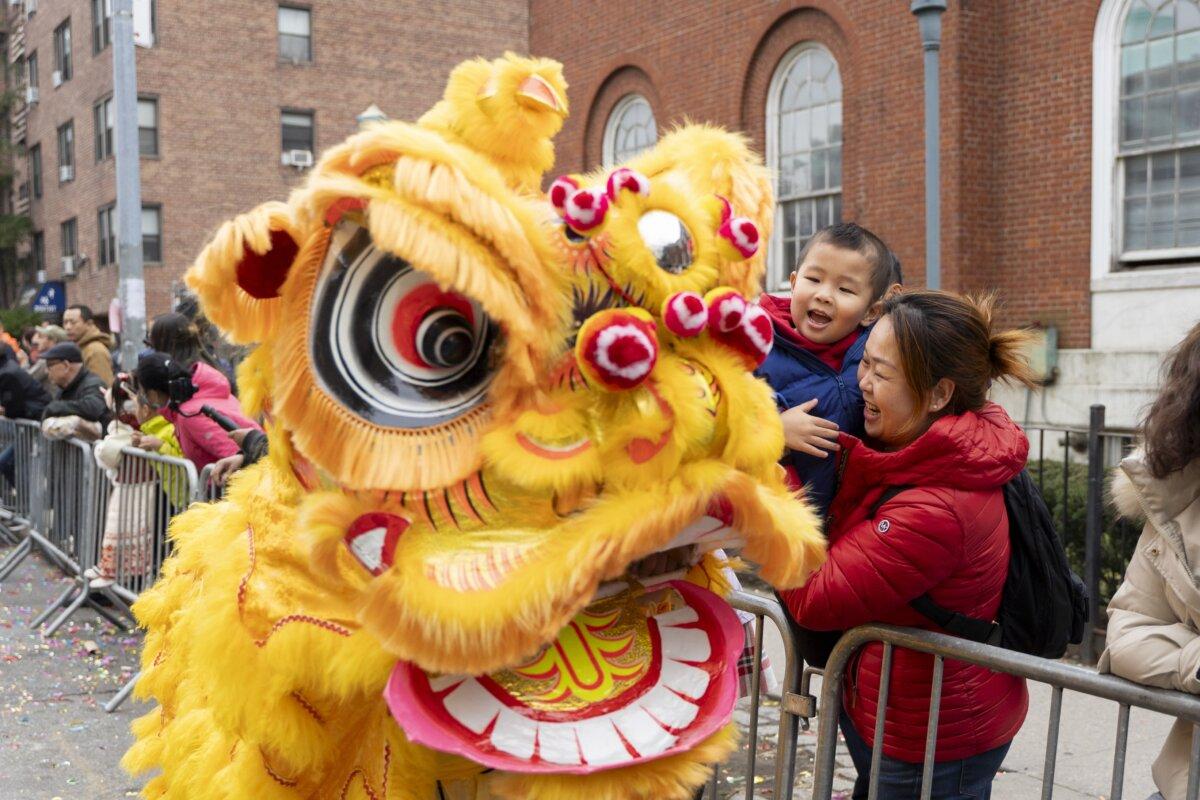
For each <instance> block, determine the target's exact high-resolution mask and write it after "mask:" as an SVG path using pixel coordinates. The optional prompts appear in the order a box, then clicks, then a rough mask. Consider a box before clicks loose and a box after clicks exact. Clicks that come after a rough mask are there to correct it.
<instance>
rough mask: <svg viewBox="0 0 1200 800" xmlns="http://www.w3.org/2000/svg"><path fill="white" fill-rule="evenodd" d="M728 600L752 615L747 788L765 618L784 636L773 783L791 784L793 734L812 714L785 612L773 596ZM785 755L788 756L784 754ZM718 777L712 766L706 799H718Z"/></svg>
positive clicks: (753, 766) (753, 762) (740, 595)
mask: <svg viewBox="0 0 1200 800" xmlns="http://www.w3.org/2000/svg"><path fill="white" fill-rule="evenodd" d="M728 600H729V604H730V605H731V606H733V607H734V608H735V609H738V610H739V611H746V612H749V613H751V614H753V615H754V642H753V645H754V664H753V667H752V669H753V673H752V674H751V680H750V723H749V731H748V733H747V735H748V736H749V737H750V747H749V748H748V753H747V756H746V780H745V786H746V791H747V792H751V791H752V790H753V787H754V782H755V776H756V774H757V767H758V764H757V759H758V749H757V747H756V744H757V741H758V730H759V721H758V718H759V714H758V712H759V707H760V706H761V704H762V684H763V680H762V661H763V658H762V655H763V633H764V627H765V624H766V620H768V619H769V620H770V621H771V623H772V624H773V625H774V626H775V627H776V628H777V629H778V630H779V634H780V636H781V637H782V638H783V656H784V664H783V679H782V680H781V682H780V684H781V689H782V695H781V697H780V703H779V706H780V709H779V710H780V714H779V730H778V738H777V739H776V742H777V747H778V751H777V755H776V758H775V786H776V787H780V786H791V785H792V784H793V782H794V781H795V771H796V760H795V757H794V753H795V750H796V735H797V731H798V729H799V726H800V722H801V720H802V719H807V718H808V717H811V716H812V702H811V698H808V697H805V696H804V695H803V694H802V693H801V691H800V689H801V683H802V679H803V671H802V668H801V667H802V664H801V661H800V654H799V653H798V652H797V650H796V645H795V642H794V640H793V638H792V634H791V628H790V625H789V623H788V618H787V612H786V611H784V609H783V607H782V606H781V605H780V604H779V603H778V602H777V601H776V600H774V599H773V598H768V597H763V596H761V595H757V594H753V593H750V592H733V593H732V594H731V595H730V596H729V598H728ZM785 754H788V755H787V756H786V757H785ZM719 779H720V776H719V770H717V769H714V770H713V775H712V778H711V779H710V781H709V783H708V786H707V787H706V788H705V792H704V795H703V797H704V798H705V800H717V798H718V797H719V795H718V791H719ZM775 796H776V797H791V792H790V791H789V792H788V793H787V794H780V793H778V792H777V793H776V795H775ZM747 797H749V794H747Z"/></svg>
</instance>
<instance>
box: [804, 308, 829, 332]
mask: <svg viewBox="0 0 1200 800" xmlns="http://www.w3.org/2000/svg"><path fill="white" fill-rule="evenodd" d="M806 317H807V319H808V324H809V325H812V326H813V327H814V328H824V327H825V326H826V325H828V324H830V323H831V322H833V317H831V316H829V315H828V314H826V313H825V312H824V311H817V310H816V309H813V310H811V311H809V312H808V314H807V315H806Z"/></svg>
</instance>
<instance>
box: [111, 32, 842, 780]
mask: <svg viewBox="0 0 1200 800" xmlns="http://www.w3.org/2000/svg"><path fill="white" fill-rule="evenodd" d="M565 90H566V86H565V83H564V81H563V79H562V74H561V69H560V67H559V65H558V64H555V63H553V62H549V61H538V60H527V59H521V58H517V57H514V56H506V57H505V58H503V59H499V60H497V61H495V62H491V63H488V62H484V61H472V62H468V63H465V64H463V65H460V66H459V67H458V68H457V69H456V70H455V71H454V73H453V74H452V75H451V78H450V82H449V85H448V88H447V90H446V94H445V97H444V99H443V100H442V102H440V103H438V105H437V106H435V107H434V108H433V109H432V110H431V111H430V112H429V113H428V114H426V115H425V116H424V117H423V118H422V119H421V120H420V121H419V122H417V123H416V124H406V123H400V122H390V123H381V124H378V125H376V126H373V127H371V128H370V129H369V130H367V131H365V132H362V133H359V134H357V135H355V136H353V137H352V138H350V139H349V140H348V141H346V142H345V143H344V144H342V145H340V146H338V147H335V148H334V149H332V150H331V151H330V152H328V153H327V154H326V155H325V156H324V158H323V159H322V160H321V162H320V163H319V164H318V165H317V166H316V167H315V168H314V169H313V171H312V173H311V176H310V177H309V179H308V181H307V183H306V185H305V186H304V187H303V188H301V189H298V190H297V191H295V192H294V193H293V194H292V196H291V198H290V199H289V200H288V202H287V203H267V204H264V205H262V206H259V207H258V208H256V209H254V210H252V211H250V212H249V213H247V214H244V215H242V216H240V217H238V218H237V219H234V220H232V221H231V222H228V223H226V224H225V225H224V226H223V227H222V228H221V230H220V231H219V232H218V233H217V234H216V236H215V238H214V239H213V241H212V242H211V243H210V244H209V245H208V246H207V248H206V249H205V250H204V252H203V253H202V254H201V255H200V257H199V259H198V260H197V262H196V264H195V266H194V267H193V268H192V269H191V271H190V272H189V273H188V276H187V280H188V283H189V285H190V286H191V287H193V289H194V290H195V291H196V292H197V294H198V295H199V296H200V298H201V300H202V302H203V304H204V308H205V310H206V312H207V314H208V316H209V317H210V318H211V319H212V320H213V321H214V322H215V323H217V324H218V325H219V326H221V327H222V328H223V329H224V330H225V331H226V332H227V334H228V335H229V337H230V338H231V339H233V340H234V341H237V342H241V343H247V344H251V343H253V344H256V345H257V347H256V349H255V351H254V352H253V354H252V355H251V357H250V358H249V359H248V360H247V362H246V364H245V365H243V369H242V380H243V386H244V387H245V389H244V394H243V402H244V404H245V405H246V406H247V410H248V411H249V412H250V413H261V414H263V415H264V417H265V419H266V420H267V429H268V433H269V437H270V456H269V458H268V459H266V460H264V461H263V462H261V463H259V464H257V465H255V466H253V467H251V468H248V469H246V470H244V471H243V472H241V473H239V474H238V475H237V476H236V477H235V478H234V480H233V481H232V484H231V486H230V488H229V491H228V494H227V498H226V499H225V500H224V501H223V502H220V503H215V504H208V505H196V506H194V507H193V508H191V509H190V510H189V511H187V512H186V513H185V514H183V515H182V516H180V517H179V518H178V519H176V520H175V521H174V522H173V524H172V527H171V536H172V538H173V541H174V552H173V554H172V556H171V557H170V558H169V559H168V561H167V563H166V565H165V566H164V569H163V575H162V578H161V580H160V581H159V583H158V584H157V585H156V586H155V587H154V588H153V589H152V590H151V591H149V592H147V593H146V594H145V596H144V597H143V598H142V599H141V600H140V601H139V602H138V604H137V606H136V611H137V613H138V615H139V618H140V619H141V621H142V622H143V623H144V624H145V626H146V628H147V635H146V647H145V653H144V657H143V672H142V676H141V679H140V681H139V684H138V687H137V690H138V694H139V695H140V696H142V697H146V698H154V699H155V700H156V701H157V703H158V706H157V707H156V708H155V709H154V710H152V711H151V712H150V713H148V714H146V715H145V716H143V717H142V718H140V719H138V720H137V721H136V722H135V723H134V730H135V734H136V736H137V741H136V743H135V744H134V746H133V747H132V748H131V749H130V751H129V752H128V754H127V755H126V757H125V760H124V764H125V766H126V767H127V768H128V769H130V770H131V771H132V772H134V773H142V772H151V771H157V774H155V775H154V776H153V777H151V778H150V779H149V781H148V782H147V784H146V786H145V789H144V794H145V796H146V797H150V798H158V797H167V798H172V799H179V800H181V799H182V798H256V799H257V798H281V799H282V798H321V799H324V798H338V799H341V798H355V799H356V800H384V799H385V798H413V800H435V798H451V797H464V798H466V797H470V798H475V797H504V798H513V799H515V798H544V799H546V800H550V799H551V798H564V799H566V798H588V799H589V800H626V799H630V800H631V799H633V798H643V799H645V800H650V798H654V799H655V800H657V799H658V798H686V797H690V796H691V793H692V792H693V791H694V789H695V788H696V787H697V786H699V785H701V783H702V782H703V780H704V779H705V776H706V774H707V773H708V771H709V770H710V769H711V765H712V764H714V763H717V762H719V761H721V760H723V759H724V758H725V757H726V756H727V755H728V753H729V752H730V750H731V748H732V747H733V744H734V737H735V733H734V731H733V726H732V725H731V724H730V723H729V718H730V713H731V706H732V703H733V701H734V699H735V693H736V661H737V655H738V653H739V652H740V651H741V649H742V645H743V641H744V639H743V631H742V628H741V627H740V625H739V623H738V621H737V619H736V617H735V616H734V615H733V613H732V611H731V609H730V608H729V606H728V604H726V603H725V602H724V601H723V600H721V599H720V597H719V596H718V595H719V594H720V593H722V592H723V591H725V590H726V589H727V588H728V582H727V576H728V575H730V574H731V573H729V571H728V568H727V566H726V562H725V561H724V560H723V556H722V555H721V554H720V551H719V550H716V548H718V547H721V546H723V545H725V546H727V545H729V544H733V543H736V545H737V546H739V547H741V548H742V553H743V554H744V555H745V556H746V557H747V558H748V559H751V560H753V561H755V562H757V563H758V564H759V565H760V574H761V575H762V576H763V577H764V578H765V579H767V580H768V581H770V582H772V583H773V584H774V585H776V586H779V587H787V586H793V585H796V584H798V583H800V582H802V581H803V580H804V579H805V578H806V577H807V575H808V574H810V573H811V571H812V570H813V569H815V568H816V567H817V566H818V565H819V563H820V561H821V559H822V558H823V552H824V545H823V541H822V540H821V537H820V535H819V533H818V531H817V524H816V522H815V520H814V518H813V517H812V515H811V513H810V512H809V511H808V509H807V508H806V507H805V506H804V505H803V503H802V502H800V501H799V500H797V499H796V498H794V497H793V496H792V495H790V494H789V493H788V491H787V490H786V489H785V487H784V486H783V484H782V482H781V476H780V472H779V470H778V469H777V467H776V466H775V460H776V458H777V457H778V455H779V453H780V452H781V450H782V433H781V430H780V427H779V424H778V422H777V420H776V416H775V411H774V406H773V403H772V401H771V398H770V395H769V393H768V391H767V389H766V387H765V386H763V385H761V384H760V383H759V382H757V381H755V380H754V379H753V378H752V376H751V375H750V373H749V369H751V368H752V367H753V365H754V364H755V363H757V362H758V361H759V360H760V358H761V355H762V352H764V351H763V347H762V341H761V339H762V331H761V329H760V328H759V327H756V326H759V325H760V324H761V320H758V318H757V317H756V316H755V313H754V310H753V309H752V308H751V307H749V306H747V305H746V303H745V301H744V300H743V299H742V298H743V295H744V294H745V293H749V292H751V291H753V290H754V287H755V286H756V284H757V281H758V279H759V276H760V275H761V268H762V253H761V252H760V251H758V249H757V246H756V245H757V239H756V235H757V232H758V231H759V230H763V231H765V230H766V227H767V225H768V223H769V219H770V214H771V210H772V209H771V197H770V188H769V184H768V182H767V180H766V174H765V171H764V170H763V168H762V166H761V165H760V164H759V163H758V162H757V161H756V160H755V158H754V157H753V156H751V154H750V153H749V152H748V151H747V149H746V147H745V145H744V143H743V142H742V140H741V139H740V138H739V137H737V136H734V135H731V134H727V133H724V132H722V131H719V130H716V129H710V128H705V127H689V128H684V129H681V130H679V131H677V132H675V133H673V134H671V135H670V136H668V137H667V138H665V139H664V140H663V141H662V142H661V143H660V145H659V146H658V147H657V148H655V149H654V150H652V151H650V152H649V153H646V154H643V155H642V156H641V157H640V158H639V159H637V160H636V161H635V162H633V163H632V164H631V165H629V167H630V168H627V169H623V170H618V171H616V172H612V173H608V174H601V175H593V176H582V177H581V176H574V177H567V178H563V179H560V180H559V181H556V182H555V184H554V186H553V187H552V190H551V192H550V196H549V198H548V199H547V198H546V197H543V196H541V195H540V194H539V186H540V183H541V180H542V177H543V174H544V173H545V172H546V171H547V170H548V169H549V168H550V166H551V165H552V163H553V148H552V144H551V138H552V137H553V136H554V134H555V133H557V132H558V130H559V129H560V127H561V124H562V119H563V118H564V117H565V115H566V111H567V108H566V99H565ZM718 195H719V197H718ZM601 206H603V208H601ZM556 211H557V214H556ZM739 213H740V214H743V215H745V216H743V217H739V216H736V215H737V214H739ZM766 335H767V339H766V341H767V342H769V341H770V338H769V330H768V331H767V334H766ZM718 509H721V510H720V511H719V510H718ZM726 523H728V524H726ZM735 531H736V533H735ZM735 540H736V542H735ZM683 545H688V546H691V547H692V550H691V551H690V552H693V553H701V554H702V555H701V556H700V557H699V560H698V561H697V560H695V559H693V566H692V567H691V568H690V569H688V570H687V571H686V575H685V574H683V572H678V573H673V574H666V575H658V576H654V577H650V578H647V577H640V578H636V579H635V578H633V577H630V574H629V572H628V568H629V566H630V565H631V564H633V563H634V562H639V561H641V562H642V563H643V564H645V563H647V562H645V561H643V560H644V559H646V558H647V557H648V556H651V555H652V554H655V553H658V552H659V551H662V550H664V549H668V548H678V547H680V546H683ZM643 572H644V570H643ZM639 574H641V572H639Z"/></svg>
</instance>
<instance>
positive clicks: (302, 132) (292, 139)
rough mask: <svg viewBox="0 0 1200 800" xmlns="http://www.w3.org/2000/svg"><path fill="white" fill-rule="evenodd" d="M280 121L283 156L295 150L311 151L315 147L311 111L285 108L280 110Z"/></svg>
mask: <svg viewBox="0 0 1200 800" xmlns="http://www.w3.org/2000/svg"><path fill="white" fill-rule="evenodd" d="M280 121H281V125H280V133H281V140H282V142H281V144H282V148H283V154H284V155H285V156H286V155H288V154H289V153H292V152H295V151H307V152H309V153H312V152H313V151H314V150H315V149H316V147H315V145H314V141H315V140H314V137H313V112H311V111H286V110H285V111H282V112H280Z"/></svg>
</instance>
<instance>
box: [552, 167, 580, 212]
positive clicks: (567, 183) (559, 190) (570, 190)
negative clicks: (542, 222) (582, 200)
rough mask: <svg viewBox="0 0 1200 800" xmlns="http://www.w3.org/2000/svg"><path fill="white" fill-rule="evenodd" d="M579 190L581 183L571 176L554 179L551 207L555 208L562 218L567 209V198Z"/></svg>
mask: <svg viewBox="0 0 1200 800" xmlns="http://www.w3.org/2000/svg"><path fill="white" fill-rule="evenodd" d="M578 189H579V181H577V180H575V179H574V178H572V177H571V176H570V175H561V176H559V177H557V178H555V179H554V183H552V184H550V205H552V206H554V210H555V211H557V212H558V214H559V216H562V214H563V210H564V209H565V208H566V207H567V198H569V197H570V196H571V195H572V194H574V193H575V192H576V191H577V190H578Z"/></svg>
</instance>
